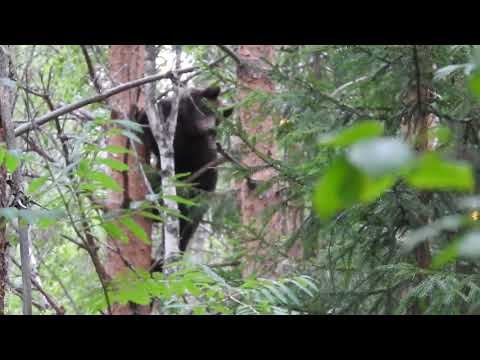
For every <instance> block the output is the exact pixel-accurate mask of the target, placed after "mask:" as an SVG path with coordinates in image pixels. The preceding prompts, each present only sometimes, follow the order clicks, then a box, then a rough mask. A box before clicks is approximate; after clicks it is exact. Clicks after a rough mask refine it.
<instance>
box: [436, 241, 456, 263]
mask: <svg viewBox="0 0 480 360" xmlns="http://www.w3.org/2000/svg"><path fill="white" fill-rule="evenodd" d="M458 255H459V243H458V242H454V243H452V244H450V245H449V246H448V247H447V248H446V249H443V250H442V251H440V252H439V253H438V254H437V255H436V256H435V257H434V258H433V259H432V266H431V267H432V269H440V268H442V267H443V266H444V265H446V264H448V263H451V262H453V261H455V260H456V259H457V258H458Z"/></svg>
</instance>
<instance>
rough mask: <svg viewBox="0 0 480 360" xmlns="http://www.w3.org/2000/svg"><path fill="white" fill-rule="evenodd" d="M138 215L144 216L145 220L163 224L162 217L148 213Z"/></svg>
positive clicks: (143, 212) (142, 212)
mask: <svg viewBox="0 0 480 360" xmlns="http://www.w3.org/2000/svg"><path fill="white" fill-rule="evenodd" d="M138 214H139V215H141V216H143V217H144V218H147V219H152V220H156V221H160V222H163V218H162V217H161V216H158V215H155V214H152V213H150V212H148V211H140V212H139V213H138Z"/></svg>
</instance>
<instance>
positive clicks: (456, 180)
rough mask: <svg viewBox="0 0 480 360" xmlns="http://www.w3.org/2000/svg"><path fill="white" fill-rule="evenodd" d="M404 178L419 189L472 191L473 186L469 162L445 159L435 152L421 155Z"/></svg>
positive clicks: (473, 180) (473, 181)
mask: <svg viewBox="0 0 480 360" xmlns="http://www.w3.org/2000/svg"><path fill="white" fill-rule="evenodd" d="M406 180H407V182H408V183H409V184H410V185H411V186H413V187H416V188H417V189H421V190H447V191H448V190H451V191H473V190H474V186H475V178H474V175H473V171H472V168H471V166H470V164H468V163H467V162H461V161H445V160H442V159H441V158H440V157H439V155H438V154H436V153H429V154H425V155H423V156H422V157H421V158H420V159H419V160H418V162H417V164H416V166H415V167H414V168H413V169H412V171H411V172H410V173H409V174H407V176H406Z"/></svg>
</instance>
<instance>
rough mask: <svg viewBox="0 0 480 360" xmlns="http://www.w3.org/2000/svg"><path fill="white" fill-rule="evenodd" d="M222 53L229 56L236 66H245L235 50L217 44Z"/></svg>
mask: <svg viewBox="0 0 480 360" xmlns="http://www.w3.org/2000/svg"><path fill="white" fill-rule="evenodd" d="M217 46H218V47H219V48H220V49H221V50H222V51H223V52H224V53H226V54H227V55H228V56H229V57H231V58H232V59H233V60H234V61H235V62H236V63H237V65H238V66H245V63H244V62H243V61H242V59H240V58H239V57H238V55H237V54H235V52H234V51H233V50H232V49H230V48H229V47H228V46H227V45H217Z"/></svg>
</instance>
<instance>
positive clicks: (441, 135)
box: [428, 126, 453, 145]
mask: <svg viewBox="0 0 480 360" xmlns="http://www.w3.org/2000/svg"><path fill="white" fill-rule="evenodd" d="M452 138H453V135H452V132H451V130H450V129H449V128H448V127H446V126H437V127H435V128H433V129H429V131H428V140H429V141H432V140H434V139H435V140H437V141H438V145H446V144H448V143H449V142H450V141H451V140H452Z"/></svg>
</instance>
